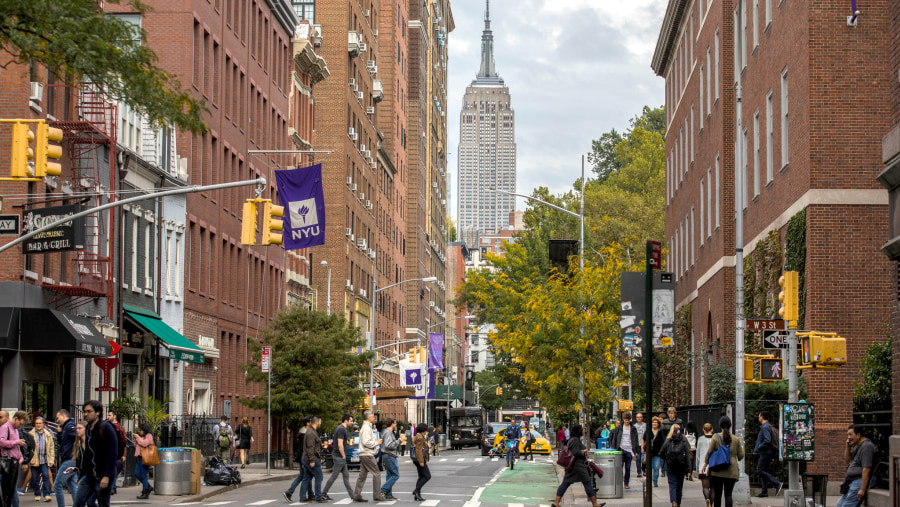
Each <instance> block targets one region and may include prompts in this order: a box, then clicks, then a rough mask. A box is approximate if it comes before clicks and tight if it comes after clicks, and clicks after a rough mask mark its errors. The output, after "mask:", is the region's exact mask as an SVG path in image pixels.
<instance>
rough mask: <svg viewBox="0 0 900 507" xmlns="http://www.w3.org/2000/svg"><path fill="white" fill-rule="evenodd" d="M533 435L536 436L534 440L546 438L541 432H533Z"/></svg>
mask: <svg viewBox="0 0 900 507" xmlns="http://www.w3.org/2000/svg"><path fill="white" fill-rule="evenodd" d="M531 434H532V435H534V438H544V435H541V433H540V432H539V431H535V430H531Z"/></svg>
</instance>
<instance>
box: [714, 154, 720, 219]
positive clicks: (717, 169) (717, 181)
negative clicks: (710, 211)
mask: <svg viewBox="0 0 900 507" xmlns="http://www.w3.org/2000/svg"><path fill="white" fill-rule="evenodd" d="M715 176H716V179H715V185H716V228H717V229H718V228H719V216H720V209H721V204H722V198H721V191H720V188H719V185H720V184H721V181H722V178H721V173H720V172H719V154H718V153H717V154H716V173H715Z"/></svg>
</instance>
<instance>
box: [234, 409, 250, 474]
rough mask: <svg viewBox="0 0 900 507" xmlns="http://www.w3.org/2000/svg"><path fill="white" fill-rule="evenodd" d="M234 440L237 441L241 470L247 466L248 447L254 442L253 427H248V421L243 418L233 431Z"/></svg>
mask: <svg viewBox="0 0 900 507" xmlns="http://www.w3.org/2000/svg"><path fill="white" fill-rule="evenodd" d="M234 439H235V440H236V441H237V449H238V452H239V453H240V456H241V468H244V467H246V466H247V461H248V460H247V455H248V454H249V452H250V445H251V444H252V443H253V442H255V440H254V439H253V427H252V426H250V419H248V418H246V417H244V418H243V419H241V424H240V425H239V426H238V427H237V431H235V436H234Z"/></svg>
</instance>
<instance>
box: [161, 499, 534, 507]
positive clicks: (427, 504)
mask: <svg viewBox="0 0 900 507" xmlns="http://www.w3.org/2000/svg"><path fill="white" fill-rule="evenodd" d="M276 502H280V503H279V504H278V505H290V506H293V507H296V506H300V505H318V504H306V503H300V502H293V503H290V504H288V503H286V502H284V500H280V499H269V500H257V501H255V502H250V503H243V502H241V501H238V500H223V501H219V502H184V503H180V504H178V505H199V506H203V507H212V506H220V505H222V506H224V505H230V506H233V507H243V506H247V507H249V506H256V505H270V504H275V503H276ZM352 503H353V500H352V499H350V498H342V499H340V500H336V501H334V502H329V503H328V504H327V505H349V504H352ZM397 503H398V502H397V501H388V502H376V503H375V504H374V505H377V506H380V507H386V506H390V505H394V504H397ZM399 503H402V504H413V505H417V506H418V507H460V506H461V507H481V505H482V502H472V501H465V500H462V499H459V498H456V499H448V500H440V499H431V500H425V501H423V502H399ZM484 505H500V504H484ZM506 506H507V507H526V504H522V503H508V504H506ZM529 507H532V506H529ZM533 507H551V506H550V504H533Z"/></svg>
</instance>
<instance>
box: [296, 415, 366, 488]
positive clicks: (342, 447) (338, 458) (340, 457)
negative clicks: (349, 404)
mask: <svg viewBox="0 0 900 507" xmlns="http://www.w3.org/2000/svg"><path fill="white" fill-rule="evenodd" d="M352 425H353V417H351V416H350V414H344V416H343V417H341V424H338V425H337V428H335V430H334V436H333V437H332V440H331V459H332V461H333V462H334V465H333V466H332V468H331V477H329V478H328V482H327V483H325V488H324V489H323V490H322V498H324V499H325V500H329V501H330V500H331V497H330V496H328V491H330V490H331V485H332V484H334V481H335V479H337V478H338V475H342V476H343V477H344V487H345V488H346V489H347V495H348V496H349V497H350V498H353V488H351V487H350V469H349V468H348V467H347V446H349V445H350V433H348V432H347V428H348V427H350V426H352ZM284 499H285V500H287V501H288V502H290V501H291V497H290V495H288V494H287V492H285V498H284Z"/></svg>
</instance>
